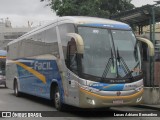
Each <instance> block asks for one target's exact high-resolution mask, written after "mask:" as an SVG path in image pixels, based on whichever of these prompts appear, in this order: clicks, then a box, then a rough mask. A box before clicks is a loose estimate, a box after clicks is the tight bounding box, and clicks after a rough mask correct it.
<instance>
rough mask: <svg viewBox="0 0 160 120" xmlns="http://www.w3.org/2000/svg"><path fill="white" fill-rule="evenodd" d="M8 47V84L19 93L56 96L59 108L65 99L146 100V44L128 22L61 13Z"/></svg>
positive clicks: (94, 103) (98, 104) (105, 103)
mask: <svg viewBox="0 0 160 120" xmlns="http://www.w3.org/2000/svg"><path fill="white" fill-rule="evenodd" d="M140 40H141V41H143V42H146V43H147V44H148V46H151V47H152V44H151V43H150V42H149V41H147V40H144V39H140ZM150 50H151V51H150V52H151V53H152V52H153V49H152V48H150ZM7 52H8V54H7V62H6V79H7V80H6V82H7V87H8V88H11V89H14V93H15V95H16V96H19V95H20V93H27V94H31V95H35V96H38V97H42V98H46V99H50V100H52V101H53V102H54V104H55V107H56V108H57V109H58V110H63V108H64V105H65V104H68V105H72V106H77V107H80V108H102V107H111V106H124V105H136V104H140V103H141V101H142V94H143V74H142V71H141V56H140V50H139V47H138V42H137V39H136V37H135V35H134V34H133V32H132V29H131V27H130V26H129V25H127V24H124V23H121V22H117V21H113V20H108V19H102V18H94V17H72V16H71V17H59V18H57V19H56V20H54V21H53V22H52V23H49V24H47V25H44V26H40V27H38V28H36V29H34V30H32V31H31V32H28V33H26V34H24V35H23V36H21V37H19V38H18V39H16V40H14V41H12V42H10V43H9V44H8V46H7Z"/></svg>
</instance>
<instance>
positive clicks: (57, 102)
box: [54, 86, 64, 111]
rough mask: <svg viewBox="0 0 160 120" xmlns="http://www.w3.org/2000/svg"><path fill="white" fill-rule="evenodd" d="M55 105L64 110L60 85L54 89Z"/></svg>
mask: <svg viewBox="0 0 160 120" xmlns="http://www.w3.org/2000/svg"><path fill="white" fill-rule="evenodd" d="M54 105H55V108H56V109H57V110H58V111H64V104H63V103H62V102H61V95H60V91H59V88H58V86H56V88H55V91H54Z"/></svg>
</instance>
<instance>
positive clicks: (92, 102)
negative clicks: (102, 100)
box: [87, 98, 95, 105]
mask: <svg viewBox="0 0 160 120" xmlns="http://www.w3.org/2000/svg"><path fill="white" fill-rule="evenodd" d="M87 102H88V103H89V104H91V105H95V101H94V100H92V99H90V98H87Z"/></svg>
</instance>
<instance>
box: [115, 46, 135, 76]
mask: <svg viewBox="0 0 160 120" xmlns="http://www.w3.org/2000/svg"><path fill="white" fill-rule="evenodd" d="M117 60H118V62H119V67H120V64H121V65H122V68H123V70H124V72H125V74H126V75H125V76H124V77H123V78H125V77H126V76H129V77H130V78H132V79H133V76H132V72H131V71H130V70H129V68H128V66H127V64H126V63H125V61H124V59H123V58H122V57H121V56H120V55H119V50H118V48H117Z"/></svg>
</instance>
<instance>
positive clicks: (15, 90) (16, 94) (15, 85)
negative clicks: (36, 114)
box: [14, 81, 20, 97]
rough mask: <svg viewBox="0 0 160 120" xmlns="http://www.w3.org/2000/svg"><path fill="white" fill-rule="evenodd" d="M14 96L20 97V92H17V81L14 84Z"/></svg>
mask: <svg viewBox="0 0 160 120" xmlns="http://www.w3.org/2000/svg"><path fill="white" fill-rule="evenodd" d="M14 94H15V96H16V97H19V96H20V92H19V90H18V83H17V81H15V82H14Z"/></svg>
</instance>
